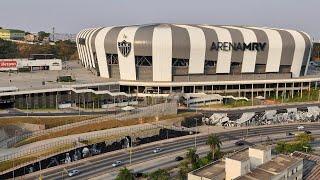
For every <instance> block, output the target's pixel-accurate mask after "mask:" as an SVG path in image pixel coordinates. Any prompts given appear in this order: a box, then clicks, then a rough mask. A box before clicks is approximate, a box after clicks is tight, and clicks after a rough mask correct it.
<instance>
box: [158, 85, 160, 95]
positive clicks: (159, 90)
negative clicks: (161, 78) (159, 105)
mask: <svg viewBox="0 0 320 180" xmlns="http://www.w3.org/2000/svg"><path fill="white" fill-rule="evenodd" d="M158 94H160V87H159V86H158Z"/></svg>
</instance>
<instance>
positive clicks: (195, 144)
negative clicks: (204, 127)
mask: <svg viewBox="0 0 320 180" xmlns="http://www.w3.org/2000/svg"><path fill="white" fill-rule="evenodd" d="M195 120H196V132H195V133H194V148H195V149H197V132H198V121H197V119H195Z"/></svg>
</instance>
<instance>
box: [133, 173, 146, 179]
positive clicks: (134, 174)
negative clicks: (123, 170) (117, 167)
mask: <svg viewBox="0 0 320 180" xmlns="http://www.w3.org/2000/svg"><path fill="white" fill-rule="evenodd" d="M143 175H144V174H143V173H142V172H135V173H133V176H134V177H136V178H139V177H143Z"/></svg>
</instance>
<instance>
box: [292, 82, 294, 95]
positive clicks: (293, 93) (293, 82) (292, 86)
mask: <svg viewBox="0 0 320 180" xmlns="http://www.w3.org/2000/svg"><path fill="white" fill-rule="evenodd" d="M291 93H292V94H291V98H292V99H293V96H294V82H293V83H292V91H291Z"/></svg>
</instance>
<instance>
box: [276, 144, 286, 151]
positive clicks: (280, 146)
mask: <svg viewBox="0 0 320 180" xmlns="http://www.w3.org/2000/svg"><path fill="white" fill-rule="evenodd" d="M275 150H276V151H277V152H278V153H284V152H285V151H286V143H285V142H283V141H280V142H278V143H277V145H276V147H275Z"/></svg>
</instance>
